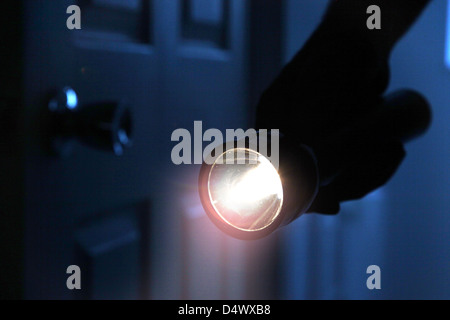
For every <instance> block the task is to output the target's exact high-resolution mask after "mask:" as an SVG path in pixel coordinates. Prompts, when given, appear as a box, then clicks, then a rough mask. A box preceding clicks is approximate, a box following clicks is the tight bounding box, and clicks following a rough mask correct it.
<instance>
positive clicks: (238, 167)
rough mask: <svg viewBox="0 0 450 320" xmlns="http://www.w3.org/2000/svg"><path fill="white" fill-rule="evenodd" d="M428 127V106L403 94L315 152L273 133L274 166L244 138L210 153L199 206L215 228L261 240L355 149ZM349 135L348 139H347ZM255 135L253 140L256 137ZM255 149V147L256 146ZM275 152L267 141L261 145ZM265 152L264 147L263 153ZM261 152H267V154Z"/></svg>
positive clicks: (307, 202) (296, 212)
mask: <svg viewBox="0 0 450 320" xmlns="http://www.w3.org/2000/svg"><path fill="white" fill-rule="evenodd" d="M430 121H431V112H430V108H429V106H428V103H427V101H426V100H425V99H424V98H423V97H422V96H421V95H419V94H418V93H416V92H413V91H410V90H403V91H399V92H396V93H393V94H391V95H389V96H388V97H386V98H385V100H384V101H383V104H382V107H381V108H380V109H378V110H374V111H373V112H371V113H370V114H369V115H368V116H367V117H366V118H363V119H361V121H360V122H358V123H357V124H355V125H353V126H352V127H351V130H350V131H349V130H348V128H346V130H343V133H342V134H341V135H340V134H336V135H334V136H333V137H331V138H330V139H329V140H328V141H324V142H323V143H322V145H321V147H317V146H315V148H314V149H312V148H311V147H309V146H307V145H305V144H302V143H300V142H299V141H297V140H296V139H294V138H293V136H295V134H292V133H291V135H283V134H279V136H277V139H276V140H275V141H277V142H278V145H277V147H278V148H275V150H277V149H278V151H279V159H278V163H274V162H273V161H270V158H271V157H272V156H273V154H271V157H268V156H267V154H265V152H260V151H259V150H261V147H262V146H261V141H260V140H259V139H253V140H255V141H251V139H247V138H243V139H241V140H236V141H233V142H232V143H226V144H224V145H223V146H221V148H217V149H215V150H213V151H212V152H211V154H210V155H209V157H208V158H207V159H206V160H205V161H204V162H203V164H202V167H201V169H200V174H199V195H200V200H201V203H202V205H203V207H204V209H205V211H206V213H207V215H208V216H209V218H210V219H211V220H212V221H213V223H214V224H215V225H216V226H217V227H218V228H219V229H221V230H222V231H224V232H225V233H226V234H228V235H231V236H233V237H235V238H239V239H244V240H252V239H259V238H262V237H265V236H267V235H269V234H270V233H272V232H273V231H275V230H276V229H278V228H280V227H281V226H284V225H286V224H289V223H290V222H292V221H293V220H295V219H296V218H298V217H299V216H301V215H302V214H303V213H305V212H307V211H308V209H309V208H310V206H311V204H312V203H313V201H314V199H315V197H316V195H317V193H318V189H319V187H321V186H325V185H327V184H329V183H330V181H332V180H333V177H334V176H336V174H338V173H339V172H341V171H342V170H343V169H344V168H345V167H346V166H348V163H351V161H352V160H353V159H352V157H354V155H353V153H352V152H351V151H352V150H357V149H358V148H359V147H360V146H361V142H364V141H372V140H373V139H374V137H376V138H380V139H382V138H383V137H388V138H389V139H395V140H398V141H400V142H402V143H403V142H407V141H409V140H411V139H412V138H414V137H416V136H418V135H420V134H422V133H423V132H425V131H426V129H427V128H428V126H429V123H430ZM349 132H350V133H351V134H349ZM260 135H261V131H260V132H258V133H257V137H259V136H260ZM257 142H259V145H258V143H257ZM265 142H266V143H268V146H267V149H268V150H271V152H272V153H273V151H274V150H273V149H274V148H272V147H273V146H272V145H271V144H272V143H273V141H272V139H266V140H265ZM264 149H265V148H264ZM267 149H265V150H267Z"/></svg>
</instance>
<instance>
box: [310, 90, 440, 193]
mask: <svg viewBox="0 0 450 320" xmlns="http://www.w3.org/2000/svg"><path fill="white" fill-rule="evenodd" d="M430 122H431V110H430V107H429V104H428V102H427V101H426V100H425V98H423V97H422V95H420V94H419V93H417V92H415V91H412V90H401V91H397V92H394V93H392V94H389V95H387V96H386V97H385V98H383V99H382V100H381V102H380V103H379V104H378V105H377V107H375V108H374V109H373V111H372V112H371V113H370V114H369V115H366V116H364V117H362V118H357V119H354V120H353V124H352V125H351V126H347V127H345V126H344V128H342V129H341V130H340V131H339V132H338V133H336V134H334V135H332V136H330V137H328V138H326V139H323V140H321V141H319V143H317V144H316V145H313V146H311V147H312V148H313V150H314V151H315V153H316V157H317V159H318V165H319V172H320V173H321V183H322V185H326V184H328V183H330V182H331V181H332V179H334V177H336V176H337V175H339V174H340V173H341V172H343V171H345V170H346V169H347V167H349V166H351V165H353V163H354V161H355V159H357V158H358V157H357V154H358V153H360V152H363V151H361V150H364V146H366V145H370V144H371V143H372V141H375V142H376V141H378V140H381V141H384V140H393V139H395V140H398V141H401V142H407V141H409V140H411V139H412V138H414V137H416V136H418V135H420V134H422V133H424V132H425V131H426V130H427V128H428V127H429V125H430Z"/></svg>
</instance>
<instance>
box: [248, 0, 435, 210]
mask: <svg viewBox="0 0 450 320" xmlns="http://www.w3.org/2000/svg"><path fill="white" fill-rule="evenodd" d="M427 2H428V1H425V0H415V1H409V0H408V1H407V0H397V1H392V0H384V1H366V0H338V1H333V3H332V4H331V5H330V8H329V10H328V12H327V15H326V16H325V18H324V20H323V22H322V23H321V25H320V26H319V27H318V29H317V30H316V31H315V33H314V34H313V35H312V37H311V38H310V39H309V41H308V42H307V44H306V45H305V46H304V47H303V49H302V50H301V51H300V52H299V53H298V54H297V55H296V56H295V57H294V59H293V60H292V61H291V62H290V63H289V64H288V65H287V66H286V67H285V68H284V69H283V70H282V72H281V74H280V75H279V76H278V78H277V79H276V80H275V81H274V82H273V83H272V84H271V86H270V87H269V88H268V89H267V90H266V91H265V92H264V93H263V95H262V97H261V99H260V102H259V104H258V107H257V120H256V126H257V128H267V129H270V128H278V129H280V131H281V132H282V133H283V134H285V135H286V136H289V137H291V138H294V139H296V140H297V141H298V142H299V143H302V144H305V145H307V146H309V147H310V148H311V149H312V150H313V151H314V153H315V155H316V158H317V162H318V167H319V174H320V188H319V192H318V195H317V197H316V199H315V201H314V202H313V204H312V206H311V207H310V209H309V210H308V212H318V213H325V214H335V213H337V212H339V210H340V202H342V201H346V200H351V199H358V198H361V197H363V196H365V195H366V194H367V193H369V192H371V191H373V190H375V189H376V188H378V187H380V186H382V185H383V184H385V183H386V182H387V181H388V180H389V179H390V177H391V176H392V175H393V174H394V173H395V171H396V170H397V168H398V166H399V165H400V163H401V162H402V160H403V158H404V156H405V151H404V148H403V144H404V143H405V142H406V141H408V140H410V139H412V138H414V137H416V136H417V135H419V134H421V133H423V132H424V131H425V130H426V129H427V127H428V125H429V122H430V118H431V113H430V109H429V107H428V103H427V101H426V100H425V99H424V98H423V97H422V96H421V95H420V94H419V93H416V92H414V91H411V90H403V91H399V92H395V93H392V94H389V95H384V92H385V90H386V88H387V86H388V83H389V65H388V61H389V55H390V52H391V51H392V48H393V46H394V45H395V43H396V42H397V41H398V40H399V39H400V37H401V36H402V35H403V34H404V33H405V32H406V31H407V30H408V28H409V27H410V25H411V24H412V23H413V22H414V20H415V19H416V18H417V16H418V15H419V14H420V12H421V11H422V10H423V8H424V7H425V5H426V4H427ZM372 4H378V5H379V7H380V8H381V10H382V17H383V20H382V22H383V24H382V29H381V30H368V29H367V27H366V19H367V17H368V15H367V14H366V9H367V7H368V6H369V5H372ZM402 10H403V11H402Z"/></svg>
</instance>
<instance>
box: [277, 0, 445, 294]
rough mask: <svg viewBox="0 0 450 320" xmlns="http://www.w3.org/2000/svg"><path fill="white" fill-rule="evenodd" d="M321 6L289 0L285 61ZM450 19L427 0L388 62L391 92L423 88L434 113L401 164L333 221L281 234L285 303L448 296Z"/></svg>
mask: <svg viewBox="0 0 450 320" xmlns="http://www.w3.org/2000/svg"><path fill="white" fill-rule="evenodd" d="M326 3H327V1H326V0H301V1H300V0H287V4H288V5H287V8H286V18H287V23H286V38H285V41H286V42H285V43H286V44H285V48H286V61H287V60H288V59H289V58H290V57H291V56H292V55H293V54H294V53H295V52H296V51H297V50H298V49H299V48H300V47H301V46H302V44H303V43H304V41H305V40H306V39H307V38H308V37H309V35H310V34H311V32H312V31H313V30H314V28H315V26H316V25H317V23H318V22H319V20H320V17H321V15H322V13H323V10H324V8H325V6H326ZM381 9H382V8H381ZM405 10H408V8H405ZM448 19H450V17H449V13H448V12H447V1H443V0H434V1H433V2H432V3H431V5H430V6H429V7H428V8H427V10H426V11H425V12H424V14H423V15H422V17H421V18H420V19H419V21H418V22H417V23H416V25H415V26H414V27H413V28H412V29H411V31H410V32H409V33H408V34H407V36H405V37H404V38H403V39H402V41H401V42H400V43H399V44H398V45H397V47H396V48H395V50H394V52H393V55H392V59H391V71H392V78H391V85H390V88H389V91H392V90H395V89H398V88H404V87H408V88H412V89H416V90H418V91H420V92H422V93H423V94H424V95H425V96H426V97H427V98H428V99H429V101H430V102H431V104H432V107H433V114H434V116H433V118H434V119H433V124H432V127H431V129H430V130H429V132H428V133H427V134H426V135H425V136H424V137H422V138H420V139H418V140H416V141H414V142H412V143H410V144H409V145H407V153H408V156H407V158H406V160H405V161H404V163H403V165H402V166H401V168H400V170H399V171H398V172H397V174H396V175H395V176H394V178H393V179H392V180H391V181H390V182H389V183H388V184H387V185H386V186H385V187H383V188H382V189H380V190H378V191H377V192H375V193H373V194H371V195H370V196H369V197H368V198H367V199H365V200H363V201H357V202H351V203H348V204H346V205H344V207H343V210H342V212H341V213H340V214H339V215H338V216H337V217H324V216H316V215H313V216H305V217H301V218H300V219H298V221H296V222H295V223H293V224H292V225H290V226H288V227H286V228H285V230H283V231H282V232H283V237H284V240H285V255H284V259H283V266H284V268H283V272H282V276H281V293H282V297H283V298H288V299H303V298H308V299H316V298H317V299H321V298H325V299H335V298H344V299H386V298H387V299H434V298H438V299H439V298H441V299H442V298H445V299H449V298H450V138H449V137H450V126H449V124H448V121H449V120H450V69H449V68H447V67H446V66H445V62H444V61H445V59H444V57H445V45H446V43H445V42H446V41H445V40H446V21H447V20H448ZM449 45H450V44H449ZM370 264H377V265H379V266H380V267H381V275H382V278H381V279H382V281H381V283H382V289H381V290H378V291H370V290H368V289H367V287H366V283H365V281H366V279H367V277H368V275H367V274H366V268H367V266H368V265H370Z"/></svg>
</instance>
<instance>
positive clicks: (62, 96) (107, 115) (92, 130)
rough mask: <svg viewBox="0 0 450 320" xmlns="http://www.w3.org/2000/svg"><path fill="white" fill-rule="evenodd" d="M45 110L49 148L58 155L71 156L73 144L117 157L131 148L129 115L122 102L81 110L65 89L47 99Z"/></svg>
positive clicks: (98, 104)
mask: <svg viewBox="0 0 450 320" xmlns="http://www.w3.org/2000/svg"><path fill="white" fill-rule="evenodd" d="M48 110H49V112H50V123H49V126H50V145H51V149H52V151H53V152H56V153H57V154H59V155H67V154H68V153H69V152H70V150H69V149H71V144H72V141H73V140H79V141H81V142H82V143H83V144H85V145H88V146H90V147H93V148H96V149H99V150H104V151H110V152H113V153H114V154H115V155H117V156H120V155H122V154H123V153H124V150H125V149H126V148H128V147H130V146H131V135H132V117H131V111H130V108H129V106H128V105H126V104H125V103H124V102H122V101H119V102H116V101H107V102H101V103H95V104H89V105H85V106H80V105H79V99H78V95H77V93H76V92H75V91H74V90H73V89H72V88H70V87H65V88H63V89H62V90H60V91H59V92H58V93H57V94H56V95H55V96H54V97H53V98H52V99H50V101H49V104H48Z"/></svg>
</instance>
